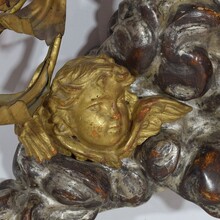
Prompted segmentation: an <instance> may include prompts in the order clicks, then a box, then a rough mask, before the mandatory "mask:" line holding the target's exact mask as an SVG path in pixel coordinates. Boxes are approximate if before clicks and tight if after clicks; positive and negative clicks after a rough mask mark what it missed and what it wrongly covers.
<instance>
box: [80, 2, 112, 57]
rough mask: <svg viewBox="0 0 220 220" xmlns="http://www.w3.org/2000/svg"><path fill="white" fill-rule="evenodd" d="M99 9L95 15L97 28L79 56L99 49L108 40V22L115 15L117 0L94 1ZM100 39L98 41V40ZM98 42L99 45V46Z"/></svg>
mask: <svg viewBox="0 0 220 220" xmlns="http://www.w3.org/2000/svg"><path fill="white" fill-rule="evenodd" d="M93 1H94V2H95V3H96V4H97V5H98V9H97V11H96V13H95V15H94V16H95V19H96V27H95V28H94V29H93V30H92V31H91V32H90V34H89V36H88V38H87V43H86V44H85V45H84V46H83V47H82V48H81V50H80V51H79V53H78V56H82V55H85V54H87V53H88V52H89V51H90V50H91V49H93V48H95V47H98V46H100V45H101V44H102V42H103V41H104V40H105V39H106V38H107V27H108V22H109V19H110V17H111V16H112V14H113V13H114V11H115V10H114V3H115V0H93ZM97 38H98V39H97ZM97 42H98V45H97Z"/></svg>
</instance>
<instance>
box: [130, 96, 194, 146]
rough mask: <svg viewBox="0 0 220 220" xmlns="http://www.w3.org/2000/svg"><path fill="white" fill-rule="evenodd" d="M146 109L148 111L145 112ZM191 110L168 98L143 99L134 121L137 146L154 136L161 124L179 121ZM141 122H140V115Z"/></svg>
mask: <svg viewBox="0 0 220 220" xmlns="http://www.w3.org/2000/svg"><path fill="white" fill-rule="evenodd" d="M146 109H147V110H148V111H146ZM191 110H192V108H191V107H189V106H187V105H185V104H183V103H180V102H177V101H175V100H172V99H168V98H161V97H156V98H149V99H143V100H141V101H140V102H139V103H138V106H137V108H136V114H135V118H134V124H135V121H139V126H140V129H139V133H138V134H137V136H136V138H137V139H136V143H137V145H140V144H142V143H143V142H144V141H145V140H146V139H148V138H149V137H151V136H153V135H156V134H157V133H158V132H159V131H160V128H161V126H162V124H163V123H168V122H173V121H175V120H178V119H180V118H181V117H183V116H184V115H185V114H186V113H188V112H190V111H191ZM143 112H145V113H146V114H145V115H142V116H141V117H142V120H141V121H140V119H139V117H140V114H141V113H142V114H143Z"/></svg>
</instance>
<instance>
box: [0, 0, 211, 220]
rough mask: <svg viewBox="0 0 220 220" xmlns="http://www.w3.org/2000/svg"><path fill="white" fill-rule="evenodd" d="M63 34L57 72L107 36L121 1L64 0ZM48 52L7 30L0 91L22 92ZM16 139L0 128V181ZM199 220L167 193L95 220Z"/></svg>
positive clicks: (0, 45)
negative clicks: (64, 23)
mask: <svg viewBox="0 0 220 220" xmlns="http://www.w3.org/2000/svg"><path fill="white" fill-rule="evenodd" d="M67 2H68V5H67V6H68V13H67V25H66V33H65V36H64V39H63V43H62V48H61V53H60V55H59V60H58V64H57V67H56V70H57V69H59V68H60V67H61V66H62V65H63V64H64V63H65V62H66V61H67V60H69V59H72V58H74V57H76V56H79V55H82V54H84V53H86V52H87V51H88V50H89V49H91V48H93V47H95V46H96V45H98V44H100V43H101V42H102V41H103V40H104V39H105V36H106V28H105V27H106V26H107V23H108V19H109V17H110V16H111V14H112V13H113V12H114V10H115V9H116V8H117V6H118V4H119V3H120V0H74V1H71V0H67ZM46 52H47V48H46V47H45V45H44V43H43V42H40V41H37V40H35V39H33V38H30V37H27V36H25V35H23V36H22V35H18V34H15V33H12V32H10V31H6V32H4V33H3V35H2V36H1V39H0V67H1V78H0V90H1V91H0V92H1V93H13V92H16V91H20V90H23V89H24V88H25V86H27V83H28V81H29V79H30V77H31V75H32V73H33V72H34V70H35V68H36V67H37V65H38V64H39V63H41V62H42V60H43V59H44V56H45V54H46ZM17 144H18V140H17V138H16V136H15V135H14V133H13V126H4V127H0V178H1V179H8V178H13V174H12V170H11V164H12V160H13V154H14V151H15V149H16V146H17ZM192 217H193V218H194V219H199V220H209V219H214V218H212V217H210V216H209V215H207V214H206V213H205V212H204V211H203V210H202V209H200V208H199V207H197V206H196V205H194V204H192V203H190V202H187V201H184V200H183V199H182V198H180V197H179V196H178V195H175V194H174V193H172V192H170V191H166V192H161V193H157V194H156V195H154V196H153V197H152V199H151V200H150V201H149V202H148V203H146V204H144V205H142V206H140V207H136V208H122V209H118V210H111V211H107V212H104V213H101V214H99V216H98V217H97V220H112V219H126V220H151V219H152V220H161V219H163V220H176V219H178V220H182V219H187V218H192Z"/></svg>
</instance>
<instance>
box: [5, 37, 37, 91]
mask: <svg viewBox="0 0 220 220" xmlns="http://www.w3.org/2000/svg"><path fill="white" fill-rule="evenodd" d="M21 41H22V46H23V50H22V53H21V54H20V55H19V57H18V56H16V57H14V60H15V61H16V63H17V65H16V66H15V67H14V68H13V69H12V70H11V71H10V73H8V77H7V80H6V83H5V85H4V87H3V89H4V90H5V91H9V92H14V91H15V89H16V87H17V85H20V86H21V87H23V88H25V86H26V85H27V83H28V80H25V81H24V77H22V74H23V73H24V72H25V70H26V69H27V68H28V65H29V62H30V59H31V55H32V53H33V52H34V51H33V49H34V45H35V39H34V38H33V37H28V38H25V39H24V40H21ZM21 41H17V42H15V43H12V44H6V45H4V44H3V45H1V50H8V49H10V48H11V47H13V46H15V45H16V44H20V43H21ZM17 60H19V61H17ZM12 62H13V61H12Z"/></svg>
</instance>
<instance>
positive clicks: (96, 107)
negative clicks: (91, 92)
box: [88, 103, 102, 112]
mask: <svg viewBox="0 0 220 220" xmlns="http://www.w3.org/2000/svg"><path fill="white" fill-rule="evenodd" d="M101 104H102V103H96V104H93V105H90V106H89V107H88V109H89V110H90V111H93V112H98V111H100V110H101Z"/></svg>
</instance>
